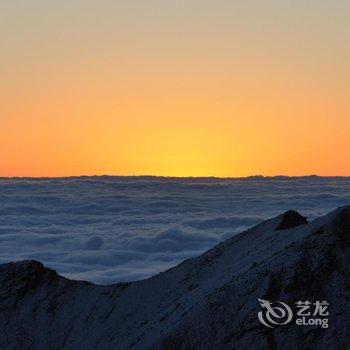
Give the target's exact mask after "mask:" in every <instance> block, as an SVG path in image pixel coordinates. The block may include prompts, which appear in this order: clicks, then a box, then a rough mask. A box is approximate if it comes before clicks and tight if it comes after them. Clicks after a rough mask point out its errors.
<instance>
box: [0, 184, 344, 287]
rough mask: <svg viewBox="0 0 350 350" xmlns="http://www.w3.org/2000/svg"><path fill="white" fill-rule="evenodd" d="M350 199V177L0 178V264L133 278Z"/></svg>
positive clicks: (101, 278) (103, 278)
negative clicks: (282, 217) (30, 263)
mask: <svg viewBox="0 0 350 350" xmlns="http://www.w3.org/2000/svg"><path fill="white" fill-rule="evenodd" d="M349 203H350V178H319V177H299V178H285V177H275V178H260V177H253V178H246V179H174V178H153V177H136V178H135V177H78V178H66V179H0V248H1V249H0V262H8V261H14V260H22V259H37V260H40V261H42V262H44V263H45V264H46V265H47V266H49V267H52V268H54V269H56V270H57V271H58V272H59V273H60V274H62V275H64V276H67V277H69V278H75V279H85V280H89V281H92V282H97V283H113V282H118V281H127V280H134V279H141V278H145V277H147V276H150V275H153V274H155V273H158V272H160V271H162V270H165V269H167V268H169V267H171V266H174V265H175V264H177V263H179V262H180V261H182V260H184V259H186V258H188V257H192V256H195V255H198V254H200V253H201V252H203V251H205V250H206V249H208V248H210V247H211V246H213V245H215V244H216V243H218V242H220V241H222V240H224V239H226V238H228V237H230V236H232V235H234V234H236V233H237V232H240V231H243V230H244V229H246V228H248V227H250V226H252V225H254V224H256V223H258V222H260V221H262V220H264V219H267V218H270V217H273V216H276V215H278V214H280V213H281V212H283V211H285V210H288V209H295V210H298V211H299V212H301V213H302V214H304V215H306V216H309V219H313V218H314V217H316V216H319V215H322V214H325V213H326V212H328V211H330V210H333V209H334V208H335V207H338V206H341V205H345V204H349Z"/></svg>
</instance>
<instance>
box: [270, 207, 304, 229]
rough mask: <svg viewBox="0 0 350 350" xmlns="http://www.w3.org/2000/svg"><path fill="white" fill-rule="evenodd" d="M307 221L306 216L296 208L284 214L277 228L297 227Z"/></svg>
mask: <svg viewBox="0 0 350 350" xmlns="http://www.w3.org/2000/svg"><path fill="white" fill-rule="evenodd" d="M307 223H308V221H307V218H306V217H305V216H302V215H300V214H299V213H298V212H296V211H295V210H288V211H286V212H285V213H284V214H283V216H282V220H281V222H280V224H279V225H278V226H277V228H276V230H277V231H280V230H287V229H289V228H293V227H297V226H300V225H304V224H307Z"/></svg>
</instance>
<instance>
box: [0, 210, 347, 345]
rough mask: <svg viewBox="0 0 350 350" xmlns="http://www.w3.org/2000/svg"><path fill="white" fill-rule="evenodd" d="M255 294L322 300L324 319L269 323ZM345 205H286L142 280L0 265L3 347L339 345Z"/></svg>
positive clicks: (343, 322) (343, 318) (343, 325)
mask: <svg viewBox="0 0 350 350" xmlns="http://www.w3.org/2000/svg"><path fill="white" fill-rule="evenodd" d="M258 298H260V299H268V300H281V301H283V302H285V303H287V304H288V305H293V303H294V302H296V301H298V300H321V301H323V300H326V301H328V302H329V303H330V308H329V311H330V315H329V328H321V327H319V326H304V327H301V326H297V325H296V324H295V323H292V322H291V323H289V324H288V325H284V326H279V327H276V328H271V329H270V328H268V327H266V326H264V325H262V324H261V323H260V322H259V320H258V317H257V316H258V312H259V311H260V310H261V306H260V305H259V301H258ZM349 301H350V206H346V207H342V208H339V209H337V210H335V211H334V212H332V213H330V214H328V215H326V216H324V217H321V218H319V219H316V220H315V221H313V222H311V223H307V221H306V220H305V218H303V217H302V216H300V215H299V214H297V213H296V212H292V211H290V212H287V213H285V214H283V215H280V216H278V217H276V218H273V219H271V220H268V221H265V222H263V223H261V224H259V225H257V226H255V227H253V228H252V229H250V230H248V231H245V232H243V233H241V234H239V235H236V236H234V237H233V238H231V239H229V240H227V241H225V242H223V243H221V244H219V245H217V246H216V247H214V248H213V249H211V250H209V251H207V252H206V253H204V254H202V255H201V256H199V257H197V258H193V259H189V260H186V261H184V262H183V263H181V264H180V265H178V266H176V267H174V268H172V269H170V270H167V271H165V272H163V273H160V274H159V275H156V276H154V277H151V278H149V279H146V280H143V281H137V282H132V283H120V284H115V285H109V286H101V285H94V284H92V283H87V282H80V281H72V280H68V279H66V278H63V277H60V276H59V275H57V273H56V272H55V271H53V270H50V269H47V268H45V267H43V265H42V264H40V263H38V262H35V261H22V262H18V263H9V264H3V265H0V348H1V349H35V350H40V349H45V350H47V349H148V348H150V349H274V348H276V349H345V348H347V347H349V346H350V341H348V334H349V332H350V303H349Z"/></svg>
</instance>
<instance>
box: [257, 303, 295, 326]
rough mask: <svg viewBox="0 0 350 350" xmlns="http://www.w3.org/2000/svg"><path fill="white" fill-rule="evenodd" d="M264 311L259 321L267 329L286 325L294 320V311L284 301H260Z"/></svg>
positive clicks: (259, 314)
mask: <svg viewBox="0 0 350 350" xmlns="http://www.w3.org/2000/svg"><path fill="white" fill-rule="evenodd" d="M258 300H259V303H260V305H261V307H262V308H263V310H262V311H260V312H259V313H258V318H259V321H260V322H261V323H262V324H263V325H264V326H266V327H269V328H274V327H275V326H280V325H285V324H287V323H289V322H290V321H291V320H292V318H293V312H292V309H291V308H290V307H289V306H288V305H287V304H286V303H283V302H282V301H270V300H264V299H258Z"/></svg>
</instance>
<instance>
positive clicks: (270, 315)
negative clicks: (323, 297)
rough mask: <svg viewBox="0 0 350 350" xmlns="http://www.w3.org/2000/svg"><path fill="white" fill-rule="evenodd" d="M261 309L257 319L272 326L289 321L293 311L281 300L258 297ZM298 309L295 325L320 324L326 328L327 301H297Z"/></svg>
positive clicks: (265, 324) (267, 325)
mask: <svg viewBox="0 0 350 350" xmlns="http://www.w3.org/2000/svg"><path fill="white" fill-rule="evenodd" d="M258 300H259V303H260V306H261V307H262V309H263V310H262V311H259V312H258V318H259V321H260V322H261V323H262V324H263V325H264V326H266V327H269V328H274V327H276V326H282V325H286V324H288V323H290V322H291V321H292V319H293V311H292V309H291V307H290V306H289V305H287V304H286V303H284V302H282V301H270V300H265V299H259V298H258ZM295 306H296V308H297V309H298V310H297V311H296V312H295V315H296V319H295V324H296V325H297V326H321V327H322V328H328V316H329V311H327V309H328V307H329V303H328V302H327V301H318V300H317V301H315V302H313V303H312V302H311V301H297V302H296V303H295Z"/></svg>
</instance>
